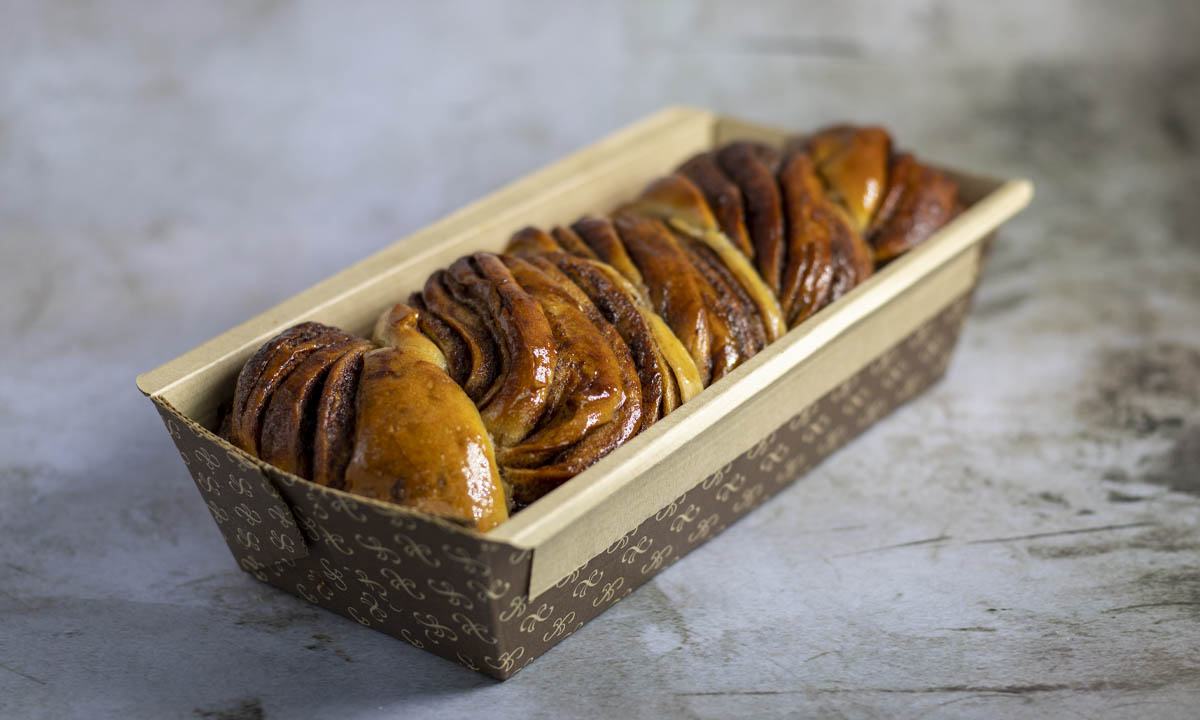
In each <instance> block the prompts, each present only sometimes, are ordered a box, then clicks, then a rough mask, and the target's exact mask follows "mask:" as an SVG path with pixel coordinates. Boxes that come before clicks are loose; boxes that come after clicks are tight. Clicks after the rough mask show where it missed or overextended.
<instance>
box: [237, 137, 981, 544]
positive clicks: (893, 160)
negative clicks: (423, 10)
mask: <svg viewBox="0 0 1200 720" xmlns="http://www.w3.org/2000/svg"><path fill="white" fill-rule="evenodd" d="M958 207H959V205H958V199H957V186H956V185H955V183H954V182H953V181H952V180H951V179H950V178H948V177H947V176H946V175H944V174H943V173H942V172H940V171H938V170H936V169H934V168H931V167H928V166H925V165H922V164H921V163H919V162H918V161H917V160H915V159H914V158H913V156H912V155H909V154H904V153H897V152H895V151H894V150H893V148H892V142H891V138H890V137H889V135H888V133H887V132H886V131H885V130H883V129H881V128H876V127H852V126H837V127H832V128H828V129H825V130H822V131H820V132H817V133H815V134H813V135H809V136H804V137H795V138H792V139H791V140H789V141H788V142H786V143H785V144H784V146H783V147H782V148H775V147H771V146H768V145H765V144H762V143H757V142H733V143H730V144H728V145H725V146H723V147H720V148H717V149H716V150H713V151H711V152H704V153H701V154H698V155H696V156H695V157H692V158H691V159H689V160H688V161H687V162H685V163H683V165H681V166H680V167H679V168H678V170H676V171H675V172H674V173H673V174H671V175H667V176H666V177H663V178H660V179H658V180H655V181H654V182H652V183H650V185H649V186H648V187H646V188H645V190H644V191H643V192H642V194H641V195H640V196H638V197H637V198H636V199H635V200H634V201H633V202H631V203H629V204H627V205H625V206H623V207H620V208H618V209H617V210H616V211H615V212H613V213H612V214H611V215H610V216H608V217H601V216H588V217H583V218H580V219H579V220H578V221H576V222H575V223H574V224H572V225H571V226H570V227H555V228H553V229H551V230H550V231H549V232H547V231H545V230H541V229H538V228H532V227H529V228H525V229H523V230H521V231H519V232H517V233H516V234H515V235H513V236H512V238H511V240H510V242H509V245H508V248H507V250H506V252H505V253H503V254H499V255H497V254H493V253H486V252H480V253H475V254H474V255H470V256H468V257H463V258H460V259H459V260H457V261H456V262H454V263H453V264H452V265H450V267H449V268H446V269H445V270H439V271H437V272H435V273H434V274H433V275H432V276H430V277H429V279H428V280H427V281H426V282H425V285H424V287H423V288H422V289H421V290H420V291H419V292H416V293H413V294H412V295H411V296H410V297H409V298H408V299H407V301H405V302H402V303H399V304H397V305H395V306H394V307H392V308H390V309H388V310H386V311H385V312H384V313H383V315H382V316H381V317H380V318H379V322H378V323H377V325H376V327H375V331H374V336H373V337H372V338H371V339H370V340H368V339H365V338H358V337H352V336H351V335H349V334H347V333H345V332H342V331H341V330H338V329H336V328H332V327H327V326H324V325H320V324H317V323H311V322H309V323H302V324H300V325H297V326H295V327H293V328H290V329H289V330H287V331H285V332H283V333H282V334H280V335H279V336H277V337H275V338H273V339H271V340H270V341H268V342H267V343H266V344H265V345H263V346H262V348H260V349H259V350H258V352H257V353H255V355H254V356H253V357H252V358H250V360H249V361H248V362H247V363H246V365H245V367H244V368H243V369H242V371H241V374H240V375H239V377H238V380H237V388H236V391H235V395H234V398H233V404H232V410H231V413H230V416H229V420H228V422H227V423H226V435H227V437H228V438H229V440H230V441H231V442H232V443H233V444H234V445H236V446H237V447H239V448H241V449H243V450H245V451H247V452H249V453H252V454H255V455H257V456H258V457H260V458H261V459H263V460H264V461H266V462H269V463H271V464H273V465H275V466H276V467H278V468H279V469H281V470H284V471H286V472H290V473H294V474H296V475H298V476H300V477H303V478H307V479H309V480H312V481H313V482H316V483H319V484H322V485H327V486H330V487H335V488H342V489H345V490H347V491H349V492H352V493H357V494H359V495H364V496H367V497H371V498H375V499H378V500H384V501H390V502H395V503H399V504H402V505H407V506H410V507H413V508H416V509H419V510H423V511H426V512H429V513H433V514H436V515H439V516H441V517H444V518H448V519H451V520H454V521H458V522H462V523H465V524H468V525H470V526H472V527H475V528H477V529H479V530H482V531H486V530H488V529H490V528H492V527H495V526H496V525H497V524H499V523H501V522H503V521H504V520H505V519H506V518H507V517H508V515H509V513H511V512H514V511H516V510H518V509H520V508H522V507H524V506H526V505H528V504H529V503H532V502H533V501H535V500H537V499H538V498H539V497H541V496H543V495H545V494H546V493H547V492H549V491H550V490H552V489H554V488H555V487H558V486H559V485H561V484H562V483H563V482H565V481H566V480H568V479H570V478H571V477H572V476H574V475H576V474H578V473H579V472H581V471H582V470H584V469H585V468H587V467H588V466H589V465H591V464H593V463H595V462H596V461H597V460H599V459H600V458H602V457H603V456H605V455H606V454H608V453H609V452H611V451H612V450H613V449H615V448H617V447H619V446H620V445H621V444H622V443H624V442H625V441H627V440H629V439H630V438H631V437H633V436H635V435H637V434H638V433H639V432H641V431H642V430H644V429H646V428H647V427H649V426H650V425H652V424H653V423H654V422H655V421H657V420H658V419H659V418H661V417H663V416H665V415H667V414H668V413H670V412H671V411H672V410H674V409H675V408H677V407H679V405H681V404H682V403H685V402H687V401H688V400H690V399H691V398H692V397H694V396H695V395H696V394H697V393H698V392H700V391H701V389H703V388H704V387H706V386H708V385H709V384H711V383H713V382H715V381H717V380H719V379H720V378H722V377H723V376H725V375H726V374H728V373H729V372H730V371H731V370H733V369H734V368H736V367H737V366H738V365H739V364H741V363H742V362H744V361H745V360H746V359H748V358H750V357H752V356H753V355H754V354H755V353H757V352H758V351H760V350H762V349H763V348H764V347H765V346H766V345H767V344H768V343H770V342H772V341H774V340H776V339H777V338H779V337H780V336H781V335H783V334H784V333H785V332H786V331H787V329H788V328H791V327H794V326H796V325H797V324H798V323H800V322H803V321H804V320H805V319H806V318H808V317H810V316H811V315H812V314H813V313H815V312H817V311H818V310H820V309H821V308H822V307H824V306H826V305H828V304H829V303H831V302H833V301H834V300H836V299H837V298H838V297H840V296H842V295H844V294H845V293H846V292H848V291H849V290H850V289H851V288H853V287H854V286H855V285H857V284H859V283H861V282H862V281H863V280H865V279H866V278H867V277H869V276H870V275H871V273H872V272H873V270H874V268H875V267H876V265H877V264H880V263H884V262H887V261H888V260H890V259H892V258H894V257H896V256H897V255H900V254H901V253H903V252H905V251H906V250H908V249H909V248H911V247H913V246H914V245H916V244H917V243H919V242H921V241H922V240H924V239H925V238H927V237H929V236H930V235H931V234H932V233H933V232H934V231H935V230H937V229H938V228H939V227H940V226H941V225H943V224H944V223H945V222H946V221H948V220H949V219H950V218H951V217H952V216H953V215H954V214H955V213H956V212H957V210H958Z"/></svg>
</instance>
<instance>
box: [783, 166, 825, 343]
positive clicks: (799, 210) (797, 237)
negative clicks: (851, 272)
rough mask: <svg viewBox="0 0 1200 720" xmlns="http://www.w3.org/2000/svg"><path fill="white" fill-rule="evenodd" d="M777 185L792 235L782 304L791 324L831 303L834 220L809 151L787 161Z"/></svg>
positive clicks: (784, 273)
mask: <svg viewBox="0 0 1200 720" xmlns="http://www.w3.org/2000/svg"><path fill="white" fill-rule="evenodd" d="M779 187H780V191H781V192H782V195H783V200H784V203H783V206H784V209H785V211H786V213H787V237H788V252H787V265H786V267H785V269H784V272H783V282H782V286H781V289H782V294H781V303H782V304H783V311H784V313H786V315H787V318H788V326H789V327H795V326H796V325H798V324H799V323H801V322H803V321H804V320H805V319H807V318H808V317H810V316H811V315H812V314H813V313H815V312H816V311H817V310H819V309H821V308H822V307H823V306H824V305H825V304H826V303H827V302H828V301H829V291H830V288H831V287H832V285H833V275H834V272H833V232H834V230H833V223H834V222H835V220H834V219H833V217H832V216H831V213H830V210H829V208H828V207H826V200H825V199H824V197H823V189H822V187H821V183H820V180H818V178H817V176H816V173H815V171H814V170H813V166H812V161H811V159H810V158H809V156H808V155H807V154H806V153H803V152H798V153H795V154H793V155H792V156H791V157H789V158H788V159H787V160H786V161H785V162H784V164H783V167H782V168H781V169H780V171H779Z"/></svg>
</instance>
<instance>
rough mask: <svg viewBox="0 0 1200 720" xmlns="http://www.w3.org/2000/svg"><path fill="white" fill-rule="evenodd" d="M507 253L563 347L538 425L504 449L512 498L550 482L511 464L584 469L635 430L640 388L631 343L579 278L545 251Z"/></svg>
mask: <svg viewBox="0 0 1200 720" xmlns="http://www.w3.org/2000/svg"><path fill="white" fill-rule="evenodd" d="M503 260H504V262H505V264H506V265H507V266H508V267H509V269H510V270H511V272H512V273H513V277H514V278H516V280H517V282H518V283H519V284H520V285H521V287H522V288H524V289H525V290H526V291H527V292H529V293H530V294H531V295H532V296H533V297H535V298H537V300H538V302H540V303H541V304H542V307H543V309H544V310H545V313H546V317H547V319H548V320H549V321H550V325H551V328H552V329H553V330H554V338H555V341H556V343H557V348H558V362H557V365H556V367H555V369H554V386H553V387H552V389H551V393H550V396H551V402H550V403H548V406H547V408H546V414H545V416H544V417H543V418H542V421H541V422H540V423H539V427H538V429H537V430H536V431H535V432H534V433H533V434H532V435H530V436H528V437H527V438H525V439H524V440H523V441H522V442H521V443H520V444H519V445H515V446H509V447H503V446H502V447H501V448H500V449H499V452H498V457H499V460H500V464H501V466H502V467H503V468H504V472H505V474H506V477H507V479H508V481H509V484H510V486H511V487H512V492H513V497H514V499H515V500H516V501H518V502H532V501H533V500H535V499H537V498H538V497H540V496H541V493H544V492H545V491H546V490H545V488H543V487H541V485H540V484H538V486H537V487H536V488H532V487H530V486H529V485H528V484H527V483H526V482H525V481H524V479H525V478H527V477H528V476H529V473H521V474H518V477H516V479H514V476H513V475H512V474H511V473H510V472H509V469H510V468H523V469H531V468H535V469H536V470H538V471H542V474H551V475H555V474H556V473H558V472H569V473H570V474H575V473H578V472H581V471H582V470H583V469H584V468H586V467H588V466H589V465H591V464H592V463H594V462H596V461H597V460H599V459H600V458H601V457H603V456H604V455H606V454H607V453H608V452H610V451H611V450H612V449H614V448H616V447H618V446H619V445H620V444H622V443H623V442H624V441H625V440H627V439H628V438H629V437H632V436H633V434H634V433H635V432H636V431H637V428H638V426H639V424H640V420H641V392H640V384H639V380H638V376H637V371H636V369H635V368H634V364H633V359H632V357H631V356H630V353H629V349H628V347H627V346H626V345H625V343H624V341H623V340H621V337H620V335H619V334H618V333H617V331H616V330H615V329H614V328H613V327H612V325H610V324H609V323H608V322H607V321H606V320H605V319H604V318H603V316H602V315H601V314H600V312H599V311H598V310H597V309H596V308H595V306H594V305H592V303H591V301H590V300H589V299H588V298H587V295H586V294H585V293H584V292H583V291H582V290H581V289H580V288H579V287H578V286H576V285H575V284H574V283H573V282H572V281H571V280H570V279H569V278H568V277H567V276H566V275H565V274H563V273H562V272H561V271H560V270H558V268H557V267H556V266H555V265H553V264H552V263H550V262H549V261H548V260H546V259H545V258H535V259H533V260H526V259H522V258H517V257H511V256H506V257H504V258H503ZM539 265H540V267H539ZM555 468H557V470H556V469H555Z"/></svg>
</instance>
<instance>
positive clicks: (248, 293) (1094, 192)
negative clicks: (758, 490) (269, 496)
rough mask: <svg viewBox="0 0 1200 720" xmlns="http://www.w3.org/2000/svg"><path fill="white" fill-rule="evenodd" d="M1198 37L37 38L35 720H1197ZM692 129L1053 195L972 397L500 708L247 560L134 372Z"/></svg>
mask: <svg viewBox="0 0 1200 720" xmlns="http://www.w3.org/2000/svg"><path fill="white" fill-rule="evenodd" d="M1197 37H1200V5H1198V4H1197V3H1195V2H1190V1H1188V0H1181V1H1180V2H1138V3H1133V2H1129V3H1126V2H1115V1H1114V2H1094V1H1092V0H1086V1H1085V0H1077V1H1075V2H1062V1H1055V0H1024V1H1022V2H1004V3H971V4H969V5H968V4H966V3H951V2H936V1H933V0H924V1H916V0H914V1H910V2H891V3H887V4H884V3H873V2H829V3H821V4H809V3H803V4H801V3H784V2H778V3H765V2H757V3H746V2H738V3H722V4H718V3H714V2H702V3H684V2H664V3H646V2H633V1H632V0H631V1H630V2H624V3H603V4H602V3H591V2H588V3H583V2H579V3H562V2H544V3H538V2H515V3H503V4H501V3H484V2H477V3H456V2H436V3H433V2H430V3H416V2H412V3H390V2H374V3H359V2H356V3H315V2H314V3H293V2H226V3H185V2H156V3H149V2H147V3H135V2H108V3H99V2H66V1H63V0H53V1H46V0H42V1H38V0H28V1H13V0H0V288H2V289H0V338H3V340H4V343H3V347H4V352H3V354H2V355H0V369H2V373H0V716H3V717H6V718H7V717H35V718H38V717H47V718H49V717H54V718H57V717H80V718H95V717H104V716H114V717H154V718H176V717H177V718H194V717H202V718H225V719H226V720H228V719H232V718H237V719H239V720H246V719H249V718H259V717H264V716H265V717H267V718H282V717H289V718H291V717H323V718H327V717H339V718H359V717H392V716H400V715H404V716H406V717H407V716H419V715H433V714H435V713H436V714H439V715H445V716H451V715H452V714H459V715H462V714H467V713H476V714H478V716H480V717H486V718H492V717H494V718H506V717H514V718H531V717H589V718H594V717H633V716H644V717H659V716H664V715H679V716H694V717H718V716H725V715H729V714H753V715H758V716H791V715H795V714H818V715H824V716H847V717H866V716H877V715H891V716H896V717H904V718H917V717H961V716H966V717H986V716H997V715H1003V716H1005V717H1044V716H1064V715H1072V714H1074V715H1085V716H1088V717H1098V716H1111V717H1145V716H1159V717H1195V715H1196V708H1197V707H1198V706H1200V553H1198V551H1200V231H1198V230H1197V227H1198V225H1200V210H1198V209H1197V208H1198V206H1200V201H1198V199H1197V188H1198V187H1200V182H1198V181H1200V159H1198V157H1197V145H1198V143H1200V64H1198V60H1200V55H1198V49H1197V48H1198V47H1200V43H1197ZM671 103H690V104H695V105H701V106H707V107H712V108H715V109H718V110H721V111H725V112H729V113H734V114H738V115H742V116H745V117H748V118H753V119H758V120H761V121H766V122H771V123H776V124H781V125H786V126H791V127H795V128H798V129H800V128H809V127H812V126H815V125H818V124H821V123H825V122H830V121H835V120H842V119H851V120H865V121H879V122H884V123H887V124H888V125H889V126H891V127H892V128H893V129H894V131H895V134H896V136H897V137H898V138H899V139H900V141H901V142H902V143H903V144H905V145H907V146H909V147H912V148H915V149H916V150H918V151H920V152H921V153H922V154H924V155H926V156H929V157H932V158H935V159H939V160H943V161H947V162H951V163H953V164H956V165H959V166H961V167H964V168H970V169H977V170H980V171H984V172H988V173H993V174H997V175H1014V176H1015V175H1023V176H1028V177H1031V178H1032V179H1033V180H1034V181H1035V182H1036V183H1037V193H1038V194H1037V198H1036V200H1035V202H1034V204H1033V206H1032V207H1031V208H1030V209H1029V210H1028V211H1027V212H1026V213H1025V214H1024V215H1022V216H1021V217H1020V219H1019V220H1017V221H1016V222H1014V223H1012V224H1011V226H1009V227H1008V228H1007V229H1006V230H1005V231H1004V233H1003V236H1002V238H1001V241H1000V242H999V243H998V244H997V245H996V248H995V253H994V255H993V257H992V262H991V264H990V266H989V267H988V270H987V274H986V277H985V278H984V284H983V286H982V289H981V290H980V294H979V296H978V302H977V304H976V306H975V309H974V311H973V312H972V315H971V317H970V320H969V325H968V329H967V332H966V335H965V337H964V340H963V343H962V345H961V347H960V350H959V354H958V355H957V357H956V359H955V360H954V361H953V363H952V365H951V368H950V371H949V375H948V377H947V378H946V380H945V381H944V382H942V383H941V384H940V385H938V386H937V387H936V388H935V389H934V390H932V391H931V392H930V393H929V394H927V395H925V396H923V397H922V398H921V399H920V400H919V401H917V402H916V403H914V404H913V405H911V406H909V407H907V408H905V409H903V410H901V411H900V412H898V413H897V414H896V415H895V416H893V417H891V418H890V419H888V420H887V421H885V422H884V423H882V424H880V425H879V426H877V427H876V428H875V429H874V430H872V431H870V432H869V433H868V434H867V435H865V436H864V437H862V438H861V439H860V440H858V441H857V442H855V443H854V444H853V445H852V446H851V447H849V448H847V449H846V450H844V451H843V452H841V453H840V454H838V455H837V456H836V457H834V458H833V459H831V460H830V461H828V462H826V463H825V464H824V465H822V466H821V467H820V468H818V469H817V470H816V471H814V472H813V473H812V474H811V475H809V476H808V477H806V478H805V479H804V480H803V481H802V482H799V483H797V484H796V485H795V486H794V487H792V488H791V489H789V490H787V491H786V492H784V493H783V494H782V495H781V496H780V497H778V498H777V499H775V500H773V501H772V502H771V503H769V504H768V505H767V506H765V507H763V508H761V509H760V510H759V511H757V512H755V513H754V514H753V515H752V516H750V517H749V518H747V519H746V520H744V521H742V522H741V523H739V524H738V525H736V526H734V527H733V528H731V529H730V530H729V531H728V532H726V533H725V534H724V535H722V536H721V537H720V538H719V539H717V540H716V541H714V542H712V543H710V544H708V545H706V546H705V547H704V548H703V549H701V550H700V551H698V552H696V553H695V554H694V555H692V556H690V557H688V558H686V559H685V560H683V561H681V562H680V563H678V564H677V565H676V566H674V567H673V568H672V569H671V570H670V571H669V572H667V573H665V574H664V575H662V576H660V577H659V578H658V579H657V580H655V581H654V582H652V583H651V584H650V585H648V586H647V587H645V588H643V589H642V590H639V591H638V592H637V593H635V594H633V595H632V596H630V597H629V598H627V599H626V600H624V601H623V602H621V603H620V604H619V605H618V606H617V607H615V608H614V609H613V610H611V611H609V612H608V613H607V614H605V615H604V616H602V617H600V618H599V619H597V620H596V621H595V622H592V623H591V624H589V625H587V626H586V627H584V628H583V629H582V630H581V631H579V632H578V633H577V634H576V635H575V636H574V637H572V638H570V639H569V640H568V641H566V642H564V643H563V644H562V645H560V646H559V647H558V648H557V649H555V650H554V651H552V652H551V653H549V654H548V655H547V656H545V657H543V658H542V659H541V660H539V661H538V662H536V663H535V664H534V665H532V666H530V667H529V668H528V669H526V670H525V671H524V672H522V673H521V674H520V675H518V676H517V677H516V678H514V679H513V680H511V681H510V682H508V683H506V684H503V685H499V684H496V683H494V682H492V681H490V680H487V679H484V678H482V677H480V676H477V675H475V674H473V673H470V672H468V671H466V670H464V669H462V668H459V667H456V666H455V665H452V664H450V663H447V662H445V661H443V660H440V659H438V658H435V657H433V656H431V655H427V654H424V653H422V652H420V651H417V650H414V649H412V648H410V647H409V646H408V645H406V644H405V643H403V642H400V641H397V640H394V639H392V638H389V637H386V636H383V635H380V634H377V633H374V632H372V631H370V630H367V629H364V628H361V627H359V626H358V625H357V624H355V623H353V622H350V621H347V620H344V619H342V618H340V617H336V616H334V615H332V614H329V613H326V612H323V611H320V610H317V609H314V608H312V607H311V606H309V605H307V604H306V603H304V602H302V601H300V600H297V599H295V598H292V597H290V596H286V595H284V594H282V593H279V592H276V591H274V590H271V589H268V588H266V587H265V586H262V585H260V584H258V583H257V582H255V581H253V580H252V579H251V578H249V577H248V576H246V575H244V574H242V573H241V572H239V571H238V570H237V569H236V568H235V567H234V565H233V562H232V561H231V559H230V557H229V555H228V553H227V551H226V549H225V547H224V546H223V545H222V542H221V540H220V536H219V535H218V533H217V532H216V529H215V527H214V526H213V525H212V521H211V519H210V518H209V516H208V513H207V512H206V511H205V509H204V507H203V505H202V503H200V502H199V500H198V497H197V493H196V490H195V489H194V487H193V486H192V484H191V482H190V481H189V480H188V477H187V474H186V472H185V470H184V467H183V465H182V464H181V463H180V462H179V459H178V457H177V455H176V453H175V451H174V449H173V448H172V447H171V444H170V442H169V440H168V438H167V436H166V434H165V433H164V432H163V430H162V428H161V424H160V422H159V420H158V418H157V416H156V415H155V413H154V412H153V410H152V408H151V406H150V403H148V402H146V401H145V400H144V399H142V398H141V397H140V396H139V394H138V393H137V391H136V390H135V388H134V386H133V378H134V376H135V375H136V374H137V373H139V372H142V371H145V370H148V369H150V368H151V367H153V366H155V365H158V364H159V363H161V362H163V361H165V360H168V359H170V358H172V357H174V356H176V355H178V354H180V353H182V352H183V351H185V350H187V349H189V348H191V347H193V346H195V345H197V344H198V343H200V342H202V341H203V340H206V339H208V338H209V337H211V336H213V335H215V334H217V333H219V332H221V331H223V330H225V329H227V328H229V327H231V326H232V325H234V324H236V323H238V322H240V321H242V320H244V319H246V318H248V317H250V316H251V315H253V314H256V313H258V312H260V311H261V310H263V309H265V308H267V307H269V306H271V305H272V304H274V303H275V302H277V301H279V300H282V299H283V298H286V297H288V296H290V295H292V294H294V293H295V292H297V291H298V290H301V289H302V288H304V287H307V286H308V285H310V284H311V283H313V282H315V281H317V280H318V279H320V278H322V277H324V276H326V275H328V274H330V273H331V272H333V271H335V270H338V269H340V268H342V267H344V266H346V265H348V264H350V263H352V262H354V261H356V260H358V259H360V258H362V257H364V256H366V255H367V254H369V253H371V252H372V251H374V250H376V249H378V248H380V247H382V246H383V245H385V244H387V243H389V242H390V241H391V240H393V239H395V238H396V237H398V236H401V235H403V234H405V233H408V232H410V231H412V230H414V229H416V228H418V227H420V226H421V225H423V224H425V223H427V222H429V221H432V220H434V219H436V218H438V217H439V216H441V215H442V214H444V213H446V212H447V211H450V210H452V209H454V208H456V207H458V206H460V205H462V204H463V203H465V202H467V201H469V200H472V199H474V198H476V197H477V196H479V195H481V194H482V193H484V192H486V191H488V190H490V189H492V188H495V187H497V186H499V185H501V184H503V183H504V182H506V181H508V180H510V179H512V178H514V177H516V176H518V175H520V174H522V173H524V172H526V171H528V170H531V169H534V168H536V167H539V166H541V165H543V164H545V163H547V162H550V161H552V160H554V159H556V158H557V157H559V156H560V155H562V154H563V153H565V152H567V151H570V150H572V149H575V148H578V147H580V146H582V145H584V144H586V143H588V142H590V141H592V140H594V139H596V138H598V137H600V136H601V135H603V134H605V133H607V132H610V131H611V130H613V129H615V128H617V127H619V126H621V125H623V124H625V123H627V122H630V121H632V120H634V119H637V118H639V117H641V116H643V115H645V114H647V113H649V112H651V111H653V110H654V109H656V108H658V107H660V106H662V105H666V104H671Z"/></svg>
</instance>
